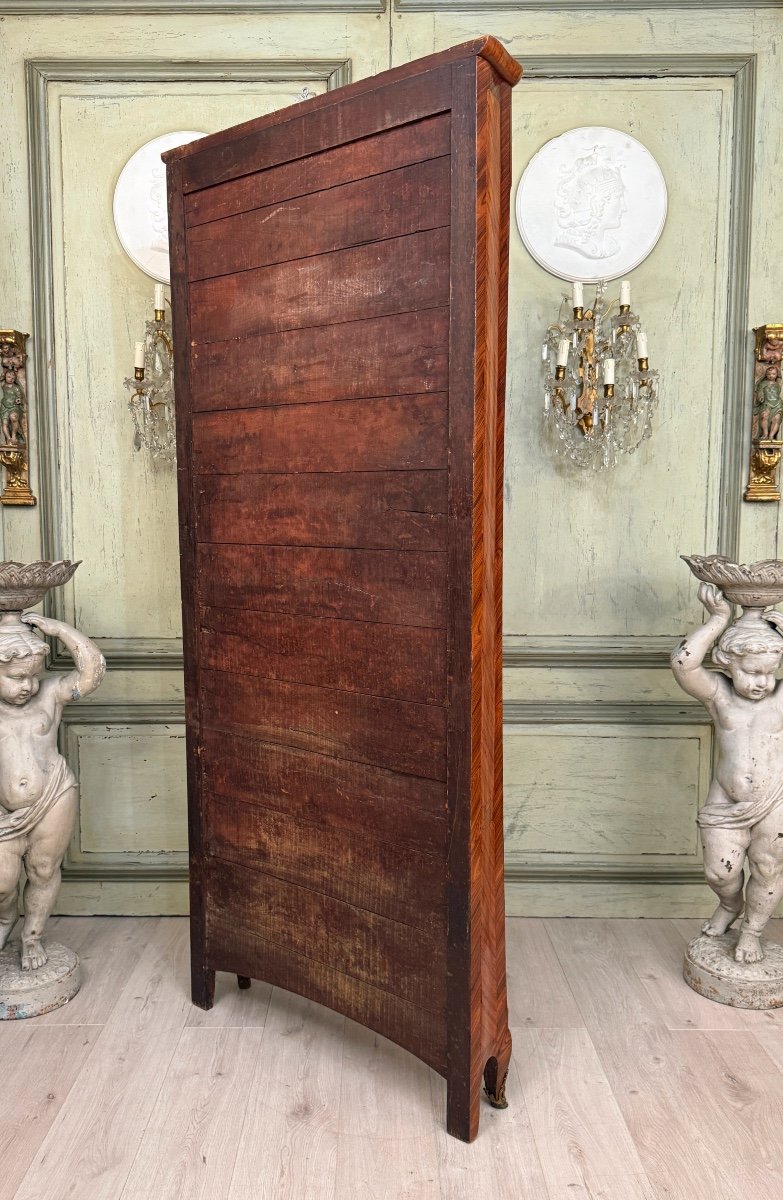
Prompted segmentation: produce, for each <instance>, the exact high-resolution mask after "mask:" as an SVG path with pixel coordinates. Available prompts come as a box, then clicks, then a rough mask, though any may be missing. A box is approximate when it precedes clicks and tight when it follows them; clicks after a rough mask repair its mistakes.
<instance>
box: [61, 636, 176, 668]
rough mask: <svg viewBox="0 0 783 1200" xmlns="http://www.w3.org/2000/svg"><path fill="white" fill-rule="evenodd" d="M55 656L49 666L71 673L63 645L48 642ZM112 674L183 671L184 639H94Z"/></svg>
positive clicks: (68, 659) (70, 660)
mask: <svg viewBox="0 0 783 1200" xmlns="http://www.w3.org/2000/svg"><path fill="white" fill-rule="evenodd" d="M48 640H49V641H50V644H51V645H52V647H53V648H52V653H51V655H50V657H49V659H48V660H47V665H48V666H49V667H50V668H51V669H53V670H65V671H70V670H71V669H72V668H73V660H72V659H71V657H70V655H68V654H66V653H65V652H64V651H63V650H61V649H60V643H59V642H58V641H56V640H55V639H48ZM92 640H93V641H94V642H95V644H96V646H97V647H98V649H99V650H100V651H101V653H102V655H103V657H104V658H105V659H106V662H107V664H108V666H109V668H110V669H111V670H112V671H181V670H182V669H183V666H184V659H183V656H182V638H145V637H131V638H99V637H96V638H93V639H92Z"/></svg>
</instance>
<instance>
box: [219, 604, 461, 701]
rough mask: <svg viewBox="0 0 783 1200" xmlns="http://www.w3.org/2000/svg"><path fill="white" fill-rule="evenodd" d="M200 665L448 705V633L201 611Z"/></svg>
mask: <svg viewBox="0 0 783 1200" xmlns="http://www.w3.org/2000/svg"><path fill="white" fill-rule="evenodd" d="M199 625H200V630H199V649H200V661H201V664H202V666H205V667H208V668H210V670H218V671H237V672H241V673H244V674H247V675H258V676H261V677H263V678H265V679H281V680H288V682H289V683H311V684H316V685H317V686H319V687H331V688H338V689H340V690H344V691H349V692H366V693H370V694H372V695H375V696H389V697H391V698H392V699H398V700H417V701H419V702H420V703H422V704H445V702H446V635H445V631H444V630H439V629H411V628H406V627H405V626H402V625H382V624H379V623H378V622H366V621H345V620H339V621H335V620H330V619H328V618H308V617H293V616H289V615H287V614H285V613H262V612H253V611H251V612H242V613H239V612H237V610H236V609H233V608H224V607H222V606H221V607H219V608H202V609H201V610H200V613H199Z"/></svg>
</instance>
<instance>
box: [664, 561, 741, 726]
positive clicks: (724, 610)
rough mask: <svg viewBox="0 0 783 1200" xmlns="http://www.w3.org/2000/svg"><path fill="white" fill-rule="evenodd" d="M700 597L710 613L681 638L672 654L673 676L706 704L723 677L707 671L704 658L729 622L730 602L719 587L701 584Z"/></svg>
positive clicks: (712, 696) (690, 694) (719, 685)
mask: <svg viewBox="0 0 783 1200" xmlns="http://www.w3.org/2000/svg"><path fill="white" fill-rule="evenodd" d="M699 599H700V600H701V602H702V604H703V605H704V607H705V608H706V609H707V612H708V613H709V614H710V618H709V620H708V621H706V622H705V623H704V625H701V626H700V627H699V628H698V629H694V631H693V633H689V634H688V636H687V637H684V638H683V639H682V641H681V642H680V643H679V645H678V646H677V647H676V649H675V650H674V652H673V653H672V671H673V672H674V678H675V679H676V680H677V682H678V683H679V685H680V687H681V688H682V689H683V691H686V692H687V693H688V695H689V696H695V698H696V699H697V700H701V702H702V703H703V704H706V703H707V702H709V701H710V700H712V699H714V697H715V696H716V695H717V692H718V689H719V688H720V687H722V686H723V684H724V680H723V676H722V675H719V674H717V673H716V672H714V671H708V670H706V668H705V667H704V666H703V663H704V660H705V658H706V657H707V655H708V654H709V652H710V650H712V647H713V646H714V645H715V643H716V642H717V640H718V638H719V637H720V635H721V634H722V633H723V631H724V629H726V628H727V627H728V626H729V625H730V624H731V605H730V604H729V603H728V601H727V600H726V598H725V597H724V595H723V592H721V591H720V590H719V589H718V588H716V587H713V585H712V584H710V583H703V584H702V585H701V587H700V588H699Z"/></svg>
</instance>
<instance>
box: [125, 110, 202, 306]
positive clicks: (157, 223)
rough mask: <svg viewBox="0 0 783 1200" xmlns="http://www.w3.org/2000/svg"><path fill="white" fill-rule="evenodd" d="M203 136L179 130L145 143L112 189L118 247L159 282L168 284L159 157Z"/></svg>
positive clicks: (163, 180) (163, 173)
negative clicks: (119, 245) (119, 244)
mask: <svg viewBox="0 0 783 1200" xmlns="http://www.w3.org/2000/svg"><path fill="white" fill-rule="evenodd" d="M205 136H206V135H205V134H203V133H196V132H195V131H193V130H184V131H183V130H180V131H178V132H175V133H164V134H163V135H162V136H161V137H156V138H153V139H152V141H150V142H145V144H144V145H143V146H140V147H139V149H138V150H137V151H136V152H135V153H134V154H132V155H131V157H130V158H129V159H128V161H127V162H126V164H125V166H124V167H123V168H122V170H121V171H120V175H119V178H118V180H117V186H116V187H115V189H114V226H115V229H116V230H117V237H118V238H119V239H120V243H121V245H122V248H123V250H124V251H125V253H126V254H127V255H128V257H129V258H130V259H131V260H132V262H134V263H135V264H136V266H137V267H140V268H141V270H142V271H144V273H145V274H146V275H150V276H151V277H152V278H153V279H157V280H158V282H159V283H168V282H169V229H168V214H167V210H166V168H165V167H164V165H163V163H162V162H161V160H160V156H161V154H163V153H164V152H165V151H166V150H173V149H174V147H175V146H182V145H184V144H185V142H192V141H195V139H196V138H200V137H205Z"/></svg>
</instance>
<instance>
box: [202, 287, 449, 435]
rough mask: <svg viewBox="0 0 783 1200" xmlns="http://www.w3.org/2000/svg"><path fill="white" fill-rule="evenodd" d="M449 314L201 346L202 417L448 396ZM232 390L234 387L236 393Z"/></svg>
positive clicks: (410, 315)
mask: <svg viewBox="0 0 783 1200" xmlns="http://www.w3.org/2000/svg"><path fill="white" fill-rule="evenodd" d="M448 320H449V318H448V309H447V308H431V309H427V310H424V311H422V310H419V311H417V312H404V313H393V314H392V315H391V316H388V317H379V318H377V319H376V320H372V319H367V318H364V319H360V320H357V321H350V322H341V323H340V324H338V325H321V326H316V327H314V328H307V329H286V330H283V331H282V332H279V333H273V334H266V335H261V336H258V337H248V338H234V339H231V340H230V341H223V342H211V343H207V344H206V345H203V346H194V347H193V349H192V355H191V361H192V364H193V376H192V402H193V409H194V411H199V410H202V411H215V410H218V411H222V410H224V409H227V408H253V407H255V406H257V405H267V404H275V405H278V404H303V403H308V404H323V403H326V402H327V401H330V400H355V399H366V398H367V397H370V396H386V395H389V388H390V387H391V386H392V385H393V386H394V388H395V389H396V394H397V395H400V396H405V395H416V394H417V393H426V392H442V391H444V390H445V389H446V388H447V386H448ZM229 384H230V386H228V385H229Z"/></svg>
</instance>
